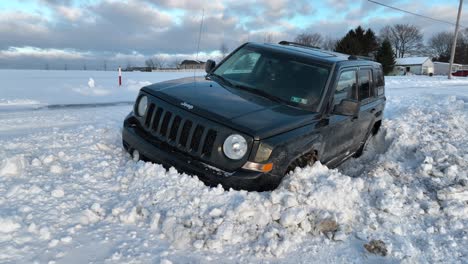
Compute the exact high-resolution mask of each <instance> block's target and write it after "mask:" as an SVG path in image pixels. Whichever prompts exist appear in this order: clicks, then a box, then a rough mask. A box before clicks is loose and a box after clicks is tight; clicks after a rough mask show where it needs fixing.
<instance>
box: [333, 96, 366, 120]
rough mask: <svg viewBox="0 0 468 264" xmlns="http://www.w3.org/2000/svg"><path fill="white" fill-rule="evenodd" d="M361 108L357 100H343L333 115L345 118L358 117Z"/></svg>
mask: <svg viewBox="0 0 468 264" xmlns="http://www.w3.org/2000/svg"><path fill="white" fill-rule="evenodd" d="M360 108H361V103H360V102H359V101H357V100H352V99H343V100H341V102H340V103H339V104H337V105H335V108H334V109H333V113H334V114H336V115H344V116H357V115H358V114H359V109H360Z"/></svg>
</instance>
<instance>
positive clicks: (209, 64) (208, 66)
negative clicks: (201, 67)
mask: <svg viewBox="0 0 468 264" xmlns="http://www.w3.org/2000/svg"><path fill="white" fill-rule="evenodd" d="M215 66H216V62H215V61H214V60H207V61H206V63H205V71H206V73H211V71H212V70H213V69H214V67H215Z"/></svg>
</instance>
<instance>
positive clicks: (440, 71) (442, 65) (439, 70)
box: [434, 61, 463, 75]
mask: <svg viewBox="0 0 468 264" xmlns="http://www.w3.org/2000/svg"><path fill="white" fill-rule="evenodd" d="M462 68H463V65H461V64H455V63H454V64H452V72H456V71H459V70H461V69H462ZM448 69H449V63H448V62H438V61H434V75H448Z"/></svg>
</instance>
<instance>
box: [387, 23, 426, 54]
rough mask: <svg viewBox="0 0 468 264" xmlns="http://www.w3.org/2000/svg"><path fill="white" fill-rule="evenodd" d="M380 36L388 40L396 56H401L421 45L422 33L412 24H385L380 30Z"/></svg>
mask: <svg viewBox="0 0 468 264" xmlns="http://www.w3.org/2000/svg"><path fill="white" fill-rule="evenodd" d="M380 37H381V39H388V40H389V41H390V43H391V44H392V47H393V50H394V52H395V57H397V58H403V57H404V56H405V55H406V54H407V53H411V52H415V51H417V50H418V49H419V48H421V47H422V46H423V43H422V40H423V35H422V34H421V32H420V30H419V28H418V27H416V26H414V25H409V24H396V25H393V26H386V27H384V28H382V30H381V31H380Z"/></svg>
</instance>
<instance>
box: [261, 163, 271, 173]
mask: <svg viewBox="0 0 468 264" xmlns="http://www.w3.org/2000/svg"><path fill="white" fill-rule="evenodd" d="M272 169H273V163H267V164H265V165H263V166H262V171H263V172H269V171H271V170H272Z"/></svg>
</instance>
